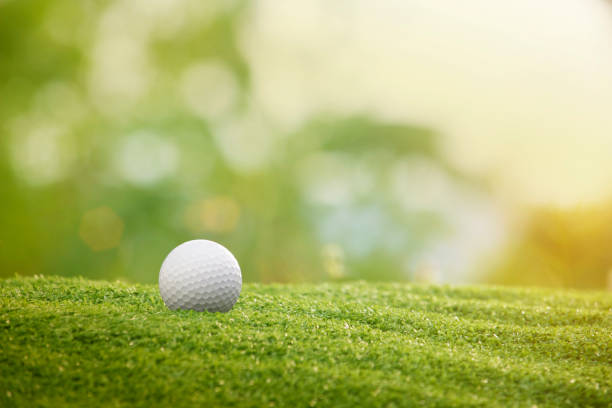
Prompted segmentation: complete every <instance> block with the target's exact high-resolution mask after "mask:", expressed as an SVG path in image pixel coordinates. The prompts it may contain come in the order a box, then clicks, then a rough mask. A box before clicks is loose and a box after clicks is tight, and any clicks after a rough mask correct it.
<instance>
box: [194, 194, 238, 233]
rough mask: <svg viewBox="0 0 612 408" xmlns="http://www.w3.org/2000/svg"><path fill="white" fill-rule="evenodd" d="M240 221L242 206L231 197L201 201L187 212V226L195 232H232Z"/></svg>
mask: <svg viewBox="0 0 612 408" xmlns="http://www.w3.org/2000/svg"><path fill="white" fill-rule="evenodd" d="M239 219H240V206H239V205H238V203H237V202H236V200H234V199H233V198H231V197H224V196H219V197H213V198H208V199H205V200H201V201H198V202H196V203H195V204H193V205H191V206H189V207H188V208H187V210H186V211H185V224H186V226H187V228H189V229H190V230H191V231H193V232H216V233H227V232H231V231H233V230H234V229H235V228H236V225H237V224H238V221H239Z"/></svg>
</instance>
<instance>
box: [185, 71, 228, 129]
mask: <svg viewBox="0 0 612 408" xmlns="http://www.w3.org/2000/svg"><path fill="white" fill-rule="evenodd" d="M180 92H181V96H182V97H183V101H184V102H185V104H186V105H187V107H188V108H189V109H190V110H191V111H192V112H193V113H194V114H195V115H197V116H199V117H201V118H202V119H206V120H215V119H220V118H222V117H224V116H227V115H228V114H229V113H230V112H231V110H232V108H234V106H235V105H236V100H237V98H238V94H239V89H238V84H237V82H236V79H235V78H234V75H233V74H232V73H231V72H230V71H229V70H228V69H227V68H226V67H225V66H224V65H223V64H222V63H220V62H218V61H211V62H198V63H195V64H193V65H190V66H189V67H188V68H187V69H186V70H185V71H184V72H183V74H182V76H181V83H180Z"/></svg>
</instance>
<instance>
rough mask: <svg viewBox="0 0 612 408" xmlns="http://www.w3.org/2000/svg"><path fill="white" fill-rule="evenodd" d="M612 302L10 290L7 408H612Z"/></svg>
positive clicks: (1, 366) (546, 295)
mask: <svg viewBox="0 0 612 408" xmlns="http://www.w3.org/2000/svg"><path fill="white" fill-rule="evenodd" d="M611 316H612V295H610V294H605V293H580V292H555V291H544V290H517V289H500V288H478V287H472V288H450V287H427V286H413V285H390V284H380V285H377V284H365V283H355V284H346V285H317V286H308V285H304V286H301V285H300V286H262V285H246V286H245V287H244V288H243V292H242V295H241V297H240V299H239V302H238V304H237V305H236V307H235V308H234V309H233V310H232V311H231V312H230V313H228V314H209V313H197V312H189V311H179V312H171V311H169V310H167V309H166V308H165V307H164V305H163V303H162V300H161V298H160V297H159V295H158V292H157V289H156V287H154V286H141V285H131V284H124V283H107V282H95V281H87V280H79V279H61V278H39V279H24V278H19V279H11V280H4V281H0V393H1V395H0V406H12V405H16V406H35V405H46V406H60V405H64V404H67V405H76V406H93V405H100V406H105V407H107V406H119V405H124V406H132V405H141V406H150V405H152V404H155V403H157V404H159V405H163V406H172V407H180V406H195V405H196V403H198V404H200V405H206V404H208V406H212V405H240V406H291V405H293V406H296V407H302V406H307V405H310V406H334V407H339V406H347V407H353V406H418V405H425V406H449V405H454V406H457V405H480V406H487V407H491V406H521V407H530V406H532V405H537V406H538V407H543V406H551V407H561V406H572V407H575V406H581V407H586V406H612V317H611Z"/></svg>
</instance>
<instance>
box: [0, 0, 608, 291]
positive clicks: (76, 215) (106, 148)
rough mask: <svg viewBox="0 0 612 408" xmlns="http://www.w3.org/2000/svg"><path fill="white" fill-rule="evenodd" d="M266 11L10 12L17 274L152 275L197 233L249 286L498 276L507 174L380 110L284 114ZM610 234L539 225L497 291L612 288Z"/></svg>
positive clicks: (9, 141) (7, 271) (562, 217)
mask: <svg viewBox="0 0 612 408" xmlns="http://www.w3.org/2000/svg"><path fill="white" fill-rule="evenodd" d="M249 5H250V2H248V1H229V0H228V1H222V0H220V1H210V2H209V1H206V2H200V1H197V0H180V1H178V0H177V1H176V2H173V1H170V2H165V1H161V0H158V1H151V2H149V1H129V0H108V1H93V0H82V1H79V2H72V1H67V0H57V1H53V2H48V1H42V0H4V1H0V95H1V96H2V97H1V98H0V200H1V201H0V276H12V275H14V274H15V273H18V274H22V275H32V274H59V275H68V276H72V275H83V276H86V277H95V278H105V279H115V278H118V279H127V280H133V281H141V282H154V281H156V279H157V273H158V270H159V266H160V264H161V262H162V260H163V258H164V257H165V255H166V254H167V253H168V252H169V251H170V250H171V249H172V248H173V247H174V246H176V245H178V244H179V243H181V242H182V241H185V240H189V239H195V238H208V239H212V240H216V241H219V242H221V243H222V244H224V245H226V246H227V247H228V248H230V249H231V250H232V252H234V254H235V255H236V257H237V258H238V260H239V261H240V263H241V266H242V269H243V275H244V278H245V280H247V281H265V282H267V281H281V282H284V281H303V280H306V281H310V280H326V279H335V280H342V279H370V280H404V279H416V280H419V279H421V280H440V281H445V282H466V281H470V280H475V279H482V277H483V276H485V275H478V274H474V273H470V270H472V269H476V266H480V265H481V264H482V263H481V262H480V261H479V260H480V258H479V256H480V255H482V254H484V255H488V252H491V251H492V250H494V249H499V248H497V247H498V246H501V245H505V244H507V241H506V240H505V239H504V234H506V233H511V232H512V228H508V229H507V230H504V228H503V225H502V224H503V222H502V221H500V220H501V218H503V217H500V216H499V215H498V214H497V213H496V211H497V210H496V208H494V207H495V205H493V204H491V203H493V201H494V200H492V198H491V196H490V195H489V193H488V191H489V189H488V188H487V185H490V183H491V180H493V181H494V177H493V176H492V175H484V176H486V177H484V178H483V179H484V180H486V181H483V180H481V179H476V178H475V177H476V176H474V175H470V176H467V175H465V174H462V173H461V172H460V171H458V170H457V169H455V168H454V167H453V166H452V165H451V164H450V163H449V162H448V161H447V160H446V159H445V157H446V156H445V155H444V154H442V152H443V151H444V149H443V148H444V147H446V148H447V147H448V146H444V143H445V140H444V139H443V138H442V137H441V136H440V135H438V134H437V133H436V132H434V131H432V130H431V129H428V128H425V127H422V126H416V125H414V124H406V123H393V122H387V121H385V120H381V119H376V118H375V117H376V116H375V115H374V114H372V113H368V112H367V111H364V112H362V113H355V114H353V115H348V116H347V115H344V114H339V113H337V112H334V111H333V109H328V110H325V109H321V110H319V111H315V113H313V114H312V115H311V116H309V117H307V118H306V119H304V120H302V121H298V123H297V124H295V123H293V122H291V118H284V119H287V122H288V123H291V124H290V125H287V123H284V122H283V121H280V122H283V123H280V122H279V121H278V120H275V119H273V118H271V117H270V116H271V115H270V112H267V111H266V107H265V106H260V104H259V101H258V100H257V99H256V98H255V97H254V94H255V92H254V91H253V88H254V85H253V79H252V76H253V75H254V73H253V72H252V71H253V70H252V67H251V66H249V62H248V58H247V57H246V56H245V55H244V54H245V53H244V50H242V49H241V47H240V41H241V30H242V28H243V26H244V25H245V24H246V23H245V19H244V15H245V10H248V8H249ZM242 35H243V36H244V33H242ZM242 40H243V41H244V38H242ZM355 86H359V84H355ZM280 91H282V90H276V89H272V90H270V91H269V92H280ZM291 102H292V101H287V103H288V105H290V103H291ZM279 115H280V116H282V115H281V114H279ZM277 116H278V115H277ZM288 116H290V115H288ZM610 225H612V217H610V215H609V213H600V212H594V213H592V214H589V215H585V214H584V213H580V212H579V213H574V212H571V211H570V212H565V213H555V212H550V213H549V212H546V211H544V212H534V213H533V215H532V216H531V221H530V222H529V226H528V227H527V229H526V230H525V231H522V232H521V234H522V235H520V238H519V240H518V241H517V242H514V241H512V240H510V242H512V244H511V246H510V247H509V248H508V249H507V250H506V251H505V252H504V259H503V260H502V261H500V262H499V263H498V266H497V268H496V269H495V271H494V272H495V273H494V275H492V276H493V277H492V278H490V279H489V278H487V279H485V280H492V281H495V282H501V283H509V284H522V285H526V284H537V285H555V286H573V287H604V286H605V285H606V276H608V275H607V274H608V270H609V269H610V268H611V267H612V259H610V256H609V254H610V251H609V250H608V247H607V245H608V243H609V242H610V237H609V231H610V230H611V229H610V228H609V226H610ZM589 226H591V227H589ZM584 228H586V229H584ZM436 264H438V266H437V268H438V269H439V270H436ZM480 269H485V270H486V265H485V267H480ZM478 272H480V271H478Z"/></svg>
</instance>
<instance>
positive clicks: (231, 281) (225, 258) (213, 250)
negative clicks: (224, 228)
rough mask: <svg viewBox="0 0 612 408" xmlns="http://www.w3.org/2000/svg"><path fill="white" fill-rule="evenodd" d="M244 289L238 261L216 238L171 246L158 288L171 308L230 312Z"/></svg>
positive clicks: (163, 265)
mask: <svg viewBox="0 0 612 408" xmlns="http://www.w3.org/2000/svg"><path fill="white" fill-rule="evenodd" d="M240 289H242V275H241V273H240V266H239V265H238V261H236V258H234V256H233V255H232V253H231V252H230V251H228V250H227V249H226V248H225V247H224V246H222V245H220V244H217V243H216V242H213V241H207V240H203V239H198V240H194V241H187V242H185V243H183V244H181V245H179V246H177V247H176V248H174V249H173V250H172V252H170V253H169V254H168V256H167V257H166V259H165V260H164V263H163V264H162V266H161V270H160V272H159V292H160V293H161V297H162V299H163V300H164V303H165V304H166V306H168V308H169V309H171V310H176V309H187V310H197V311H200V312H202V311H205V310H206V311H209V312H229V311H230V309H231V308H232V307H233V306H234V304H235V303H236V301H237V300H238V296H239V295H240Z"/></svg>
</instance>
